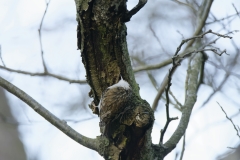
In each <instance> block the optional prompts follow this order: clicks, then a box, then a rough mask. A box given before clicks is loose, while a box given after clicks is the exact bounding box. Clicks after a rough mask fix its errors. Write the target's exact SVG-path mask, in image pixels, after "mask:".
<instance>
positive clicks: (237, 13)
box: [232, 3, 240, 18]
mask: <svg viewBox="0 0 240 160" xmlns="http://www.w3.org/2000/svg"><path fill="white" fill-rule="evenodd" d="M232 6H233V8H234V9H235V11H236V15H238V17H239V18H240V15H239V12H238V10H237V8H236V7H235V5H234V3H232Z"/></svg>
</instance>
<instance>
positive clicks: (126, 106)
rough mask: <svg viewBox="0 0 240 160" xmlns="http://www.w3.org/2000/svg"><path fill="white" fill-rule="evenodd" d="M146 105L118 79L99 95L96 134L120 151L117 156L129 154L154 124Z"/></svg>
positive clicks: (141, 142)
mask: <svg viewBox="0 0 240 160" xmlns="http://www.w3.org/2000/svg"><path fill="white" fill-rule="evenodd" d="M148 106H149V104H148V103H147V102H146V101H145V100H141V99H139V98H138V96H136V95H135V94H134V92H133V91H132V88H131V86H130V85H129V83H128V82H127V81H125V80H123V79H122V78H121V79H120V81H119V82H118V83H116V84H114V85H112V86H110V87H108V88H107V89H106V90H105V91H104V92H103V93H102V98H101V101H100V108H99V110H100V114H99V116H100V123H99V125H100V131H101V133H102V135H103V136H106V137H107V138H108V139H109V140H111V141H112V142H113V143H114V144H115V146H116V147H118V148H119V149H121V150H122V152H121V154H126V155H128V154H131V152H134V151H133V149H134V148H139V147H141V146H142V145H143V143H144V140H141V139H142V138H143V136H144V134H145V131H146V130H147V129H148V128H149V127H152V124H153V121H154V119H153V117H154V116H153V112H152V110H151V109H150V107H148ZM121 157H124V156H123V155H122V156H121ZM135 158H136V157H135Z"/></svg>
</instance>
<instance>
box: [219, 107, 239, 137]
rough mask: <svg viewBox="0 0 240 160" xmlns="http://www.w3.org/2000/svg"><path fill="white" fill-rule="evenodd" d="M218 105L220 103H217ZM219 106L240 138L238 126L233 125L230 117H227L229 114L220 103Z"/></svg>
mask: <svg viewBox="0 0 240 160" xmlns="http://www.w3.org/2000/svg"><path fill="white" fill-rule="evenodd" d="M217 103H218V102H217ZM218 105H219V107H221V109H222V111H223V112H224V114H225V116H226V118H227V119H228V120H229V121H230V122H231V123H232V125H233V127H234V129H235V130H236V132H237V136H238V137H239V138H240V135H239V131H238V129H237V127H236V125H235V124H234V123H233V121H232V119H231V118H229V117H228V115H227V113H226V112H225V111H224V109H223V107H222V106H221V105H220V104H219V103H218Z"/></svg>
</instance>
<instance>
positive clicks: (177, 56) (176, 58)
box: [138, 30, 232, 111]
mask: <svg viewBox="0 0 240 160" xmlns="http://www.w3.org/2000/svg"><path fill="white" fill-rule="evenodd" d="M209 33H212V34H214V35H217V36H219V37H223V38H230V39H231V38H232V37H230V36H228V35H222V34H219V33H215V32H212V30H209V31H207V32H205V33H203V34H201V35H199V36H194V37H191V38H188V39H185V40H182V42H181V43H180V45H179V46H178V48H177V50H176V52H175V54H174V57H173V58H172V62H173V65H175V63H179V64H180V63H181V61H182V60H183V59H184V58H186V57H188V56H190V55H191V54H193V53H199V52H205V51H212V52H214V53H215V54H217V55H219V56H221V55H222V54H223V53H226V50H223V51H220V52H219V51H218V50H217V49H213V48H209V49H204V48H202V47H201V48H202V49H198V50H193V51H191V52H187V53H184V52H183V53H184V54H183V53H182V54H178V53H179V51H180V50H181V47H182V45H183V44H184V43H186V42H188V41H191V40H193V39H201V38H203V37H204V36H205V35H206V34H209ZM206 46H207V45H206ZM206 46H204V47H206ZM185 52H186V51H185ZM226 54H227V53H226ZM168 61H169V60H168ZM175 61H177V62H175ZM165 62H166V61H165ZM142 69H143V68H142ZM145 69H146V68H145ZM175 69H176V68H175ZM175 69H174V70H173V72H175ZM138 71H140V70H138ZM167 84H168V74H167V75H166V76H165V78H164V80H163V82H162V84H161V86H160V88H159V91H158V93H157V95H156V97H155V99H154V101H153V104H152V109H153V110H154V111H155V110H156V108H157V106H158V101H159V100H160V98H161V96H162V94H163V92H164V89H165V87H166V86H167Z"/></svg>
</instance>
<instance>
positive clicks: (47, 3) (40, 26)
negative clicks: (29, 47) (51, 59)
mask: <svg viewBox="0 0 240 160" xmlns="http://www.w3.org/2000/svg"><path fill="white" fill-rule="evenodd" d="M50 1H51V0H49V1H48V2H47V1H46V8H45V11H44V13H43V16H42V20H41V23H40V25H39V29H38V34H39V42H40V48H41V57H42V64H43V68H44V72H47V67H46V63H45V61H44V57H43V47H42V33H41V31H42V25H43V20H44V18H45V15H46V13H47V9H48V5H49V3H50Z"/></svg>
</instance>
